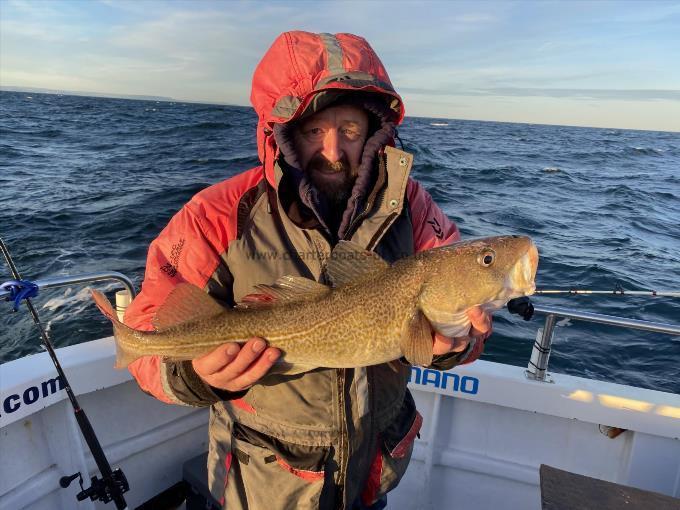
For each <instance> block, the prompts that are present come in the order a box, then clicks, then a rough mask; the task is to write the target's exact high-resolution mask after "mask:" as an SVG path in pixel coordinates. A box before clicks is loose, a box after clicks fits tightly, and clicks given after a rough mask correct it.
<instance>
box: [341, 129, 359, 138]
mask: <svg viewBox="0 0 680 510" xmlns="http://www.w3.org/2000/svg"><path fill="white" fill-rule="evenodd" d="M342 134H343V135H344V136H346V137H347V138H349V139H350V140H356V139H357V138H359V136H360V133H359V131H357V130H356V129H343V130H342Z"/></svg>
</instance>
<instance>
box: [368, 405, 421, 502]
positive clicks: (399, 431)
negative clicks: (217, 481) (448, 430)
mask: <svg viewBox="0 0 680 510" xmlns="http://www.w3.org/2000/svg"><path fill="white" fill-rule="evenodd" d="M422 424H423V417H422V416H421V415H420V413H419V412H418V411H417V410H416V408H415V403H414V402H413V397H412V396H411V394H410V392H407V393H406V397H405V398H404V404H403V406H402V409H401V411H400V413H399V416H398V417H397V419H395V420H394V422H393V423H392V424H391V425H390V426H389V427H388V428H387V429H385V430H384V431H383V432H382V433H381V434H380V436H379V437H378V449H377V452H376V455H375V457H374V459H373V462H372V463H371V468H370V471H369V475H368V479H367V481H366V484H365V486H364V489H363V491H362V493H361V500H362V502H363V504H364V505H365V506H370V505H372V504H373V503H375V502H376V501H377V500H378V499H379V498H380V497H382V496H384V495H385V494H387V493H388V492H389V491H391V490H392V489H394V488H395V487H396V486H397V484H398V483H399V481H400V480H401V479H402V477H403V476H404V473H406V468H407V467H408V464H409V462H410V461H411V453H412V452H413V444H414V441H415V439H416V437H417V436H418V433H419V432H420V428H421V426H422Z"/></svg>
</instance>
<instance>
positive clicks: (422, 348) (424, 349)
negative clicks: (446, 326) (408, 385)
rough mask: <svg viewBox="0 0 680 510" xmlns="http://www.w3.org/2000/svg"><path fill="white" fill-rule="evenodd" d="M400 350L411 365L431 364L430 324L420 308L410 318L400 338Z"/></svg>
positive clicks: (425, 365)
mask: <svg viewBox="0 0 680 510" xmlns="http://www.w3.org/2000/svg"><path fill="white" fill-rule="evenodd" d="M401 352H402V353H403V354H404V357H405V358H406V360H407V361H408V362H409V363H410V364H411V365H419V366H422V367H427V366H430V365H431V364H432V326H430V321H428V320H427V317H425V315H424V314H423V312H421V311H420V310H418V311H417V312H416V314H415V316H414V317H413V318H412V319H411V322H410V323H409V326H408V328H407V331H406V334H405V335H404V337H403V338H402V341H401Z"/></svg>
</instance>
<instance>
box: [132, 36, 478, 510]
mask: <svg viewBox="0 0 680 510" xmlns="http://www.w3.org/2000/svg"><path fill="white" fill-rule="evenodd" d="M251 100H252V103H253V106H254V108H255V110H256V111H257V113H258V115H259V122H258V128H257V140H258V147H259V157H260V160H261V162H262V165H261V166H259V167H257V168H253V169H251V170H248V171H246V172H244V173H241V174H239V175H237V176H235V177H233V178H231V179H228V180H227V181H224V182H221V183H219V184H216V185H214V186H212V187H210V188H208V189H206V190H204V191H202V192H201V193H199V194H198V195H196V196H195V197H194V198H193V199H192V200H191V201H190V202H189V203H188V204H186V205H185V206H184V208H183V209H182V210H180V212H179V213H177V214H176V215H175V216H174V217H173V218H172V220H171V221H170V223H169V224H168V226H167V227H166V228H165V229H164V230H163V232H161V234H160V236H159V237H158V238H157V239H156V240H155V241H154V242H153V243H152V245H151V247H150V249H149V256H148V260H147V271H146V275H145V280H144V283H143V286H142V291H141V293H140V294H139V296H138V297H137V298H136V299H135V301H134V302H133V304H132V305H131V306H130V308H129V309H128V311H127V314H126V323H127V324H128V325H130V326H133V327H136V328H145V329H151V328H152V326H151V320H152V318H153V316H154V313H155V311H156V309H157V308H158V307H159V306H160V305H161V304H162V303H163V301H164V300H165V298H166V297H167V296H168V294H169V293H170V291H171V290H172V289H173V288H174V287H175V286H176V285H177V284H179V283H181V282H190V283H192V284H194V285H197V286H199V287H201V288H203V289H205V291H206V292H208V293H209V294H210V295H212V296H213V297H215V298H216V299H218V300H220V301H221V302H222V303H223V304H224V305H225V306H234V304H235V303H237V302H239V301H241V300H243V298H244V297H245V296H249V299H251V300H252V299H257V296H252V294H253V292H254V288H255V286H256V285H258V284H270V283H272V282H274V281H275V280H276V279H277V278H279V277H281V276H284V275H301V276H305V277H307V278H311V279H314V280H317V281H321V282H324V283H327V282H326V276H325V272H324V270H325V261H326V260H327V259H328V257H329V256H330V252H331V250H332V248H333V246H334V245H335V244H336V243H337V242H338V240H340V239H348V240H351V241H353V242H355V243H358V244H360V245H361V246H363V247H365V248H366V249H368V250H373V251H375V252H377V253H378V254H379V255H381V256H382V257H383V258H384V259H386V260H387V261H388V262H394V261H395V260H396V259H398V258H400V257H403V256H406V255H410V254H413V253H415V252H418V251H422V250H426V249H429V248H433V247H436V246H439V245H444V244H448V243H451V242H453V241H456V240H458V239H459V233H458V230H457V228H456V226H455V225H454V224H453V223H452V222H451V221H449V220H448V218H446V216H445V215H444V214H443V213H442V212H441V210H440V209H439V208H438V207H437V206H436V205H435V204H434V203H433V202H432V199H431V198H430V196H429V195H428V194H427V192H426V191H425V190H424V189H423V188H422V187H421V186H420V185H419V184H417V183H416V182H415V181H413V180H411V179H409V178H408V173H409V170H410V168H411V163H412V157H411V155H409V154H407V153H405V152H402V151H399V150H396V149H395V148H393V147H392V146H393V138H394V136H395V125H397V124H399V123H400V122H401V120H402V119H403V116H404V108H403V105H402V101H401V98H400V97H399V95H398V94H397V93H396V92H395V91H394V89H393V87H392V85H391V83H390V80H389V77H388V76H387V73H386V71H385V69H384V67H383V65H382V63H381V62H380V60H379V59H378V56H377V55H376V54H375V52H374V51H373V49H372V48H371V47H370V46H369V45H368V43H367V42H366V41H365V40H364V39H362V38H360V37H357V36H354V35H351V34H336V35H330V34H311V33H306V32H287V33H284V34H282V35H281V36H279V37H278V38H277V40H276V41H275V42H274V44H273V45H272V47H271V48H270V49H269V51H268V52H267V53H266V54H265V56H264V58H263V59H262V61H261V62H260V64H259V66H258V68H257V69H256V71H255V75H254V78H253V88H252V95H251ZM388 298H389V297H386V299H388ZM188 306H190V304H189V305H188ZM366 306H371V303H366ZM468 315H469V317H470V319H471V324H472V326H471V330H470V335H469V336H468V337H465V338H456V339H453V338H446V337H443V336H441V335H438V334H433V354H434V358H433V364H432V367H433V368H438V369H448V368H450V367H452V366H454V365H456V364H458V363H461V362H463V361H466V362H469V361H472V360H474V359H476V358H477V357H478V356H479V354H480V353H481V349H482V346H483V341H484V340H485V339H486V337H487V336H488V335H489V334H490V331H491V321H490V318H489V317H487V316H486V315H484V313H482V312H481V311H480V310H479V309H473V310H471V311H470V312H469V314H468ZM280 354H281V353H280V352H279V351H278V350H277V349H275V348H273V347H268V346H267V344H266V339H259V338H253V339H250V340H249V341H248V342H247V343H246V344H245V345H243V346H241V347H239V345H237V344H233V343H229V344H225V345H222V346H220V347H218V348H217V349H215V350H214V351H213V352H211V353H209V354H207V355H205V356H203V357H201V358H198V359H195V360H192V361H188V362H179V363H172V362H163V361H161V360H160V359H159V358H158V357H146V358H142V359H141V360H138V361H137V362H135V363H134V364H133V365H131V367H130V371H131V372H132V374H133V375H134V376H135V378H136V379H137V381H138V382H139V385H140V386H141V387H142V389H144V390H145V391H147V392H148V393H150V394H152V395H154V396H155V397H157V398H159V399H160V400H163V401H165V402H169V403H179V404H188V405H195V406H207V405H210V406H211V419H210V453H209V457H208V464H209V465H208V472H209V485H210V490H211V492H212V494H213V496H214V497H215V499H216V500H218V501H220V502H221V504H223V505H224V507H225V508H228V509H229V510H233V509H238V508H250V509H265V508H266V509H268V510H269V509H277V508H286V509H288V508H290V509H303V508H324V509H326V508H383V507H384V505H385V498H384V496H385V494H386V493H387V492H388V491H389V490H391V489H392V488H394V487H395V486H396V485H397V483H398V482H399V480H400V478H401V477H402V475H403V474H404V472H405V470H406V467H407V465H408V462H409V459H410V454H411V450H412V444H413V441H414V439H415V436H416V434H417V433H418V430H419V428H420V425H421V422H422V418H421V417H420V415H419V414H418V413H417V411H416V409H415V404H414V402H413V398H412V397H411V395H410V393H409V392H408V390H407V388H406V382H407V380H408V375H409V370H410V369H409V366H408V365H407V364H406V363H405V362H401V361H395V362H392V363H390V364H383V365H377V366H371V367H365V368H356V369H325V368H319V369H316V370H313V371H310V372H307V373H304V374H298V375H295V376H286V375H282V374H274V373H268V372H269V370H270V368H271V367H272V366H273V365H274V363H276V361H277V359H278V358H279V356H280Z"/></svg>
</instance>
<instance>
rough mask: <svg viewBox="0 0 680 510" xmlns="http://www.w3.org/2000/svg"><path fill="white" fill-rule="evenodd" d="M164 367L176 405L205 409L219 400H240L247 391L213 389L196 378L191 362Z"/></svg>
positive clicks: (171, 363) (166, 379)
mask: <svg viewBox="0 0 680 510" xmlns="http://www.w3.org/2000/svg"><path fill="white" fill-rule="evenodd" d="M163 365H164V367H165V378H164V379H165V381H164V383H165V384H167V386H168V388H167V389H168V390H170V393H171V394H172V395H173V396H174V397H175V399H177V400H178V403H182V404H186V405H190V406H195V407H206V406H210V405H212V404H214V403H216V402H219V401H221V400H235V399H239V398H242V397H243V396H244V395H245V394H246V393H247V391H248V390H244V391H237V392H231V391H226V390H221V389H219V388H213V387H212V386H209V385H208V384H206V383H205V382H203V380H202V379H201V378H200V377H199V376H198V374H197V373H196V371H195V370H194V367H193V366H192V364H191V361H179V362H167V363H163Z"/></svg>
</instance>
